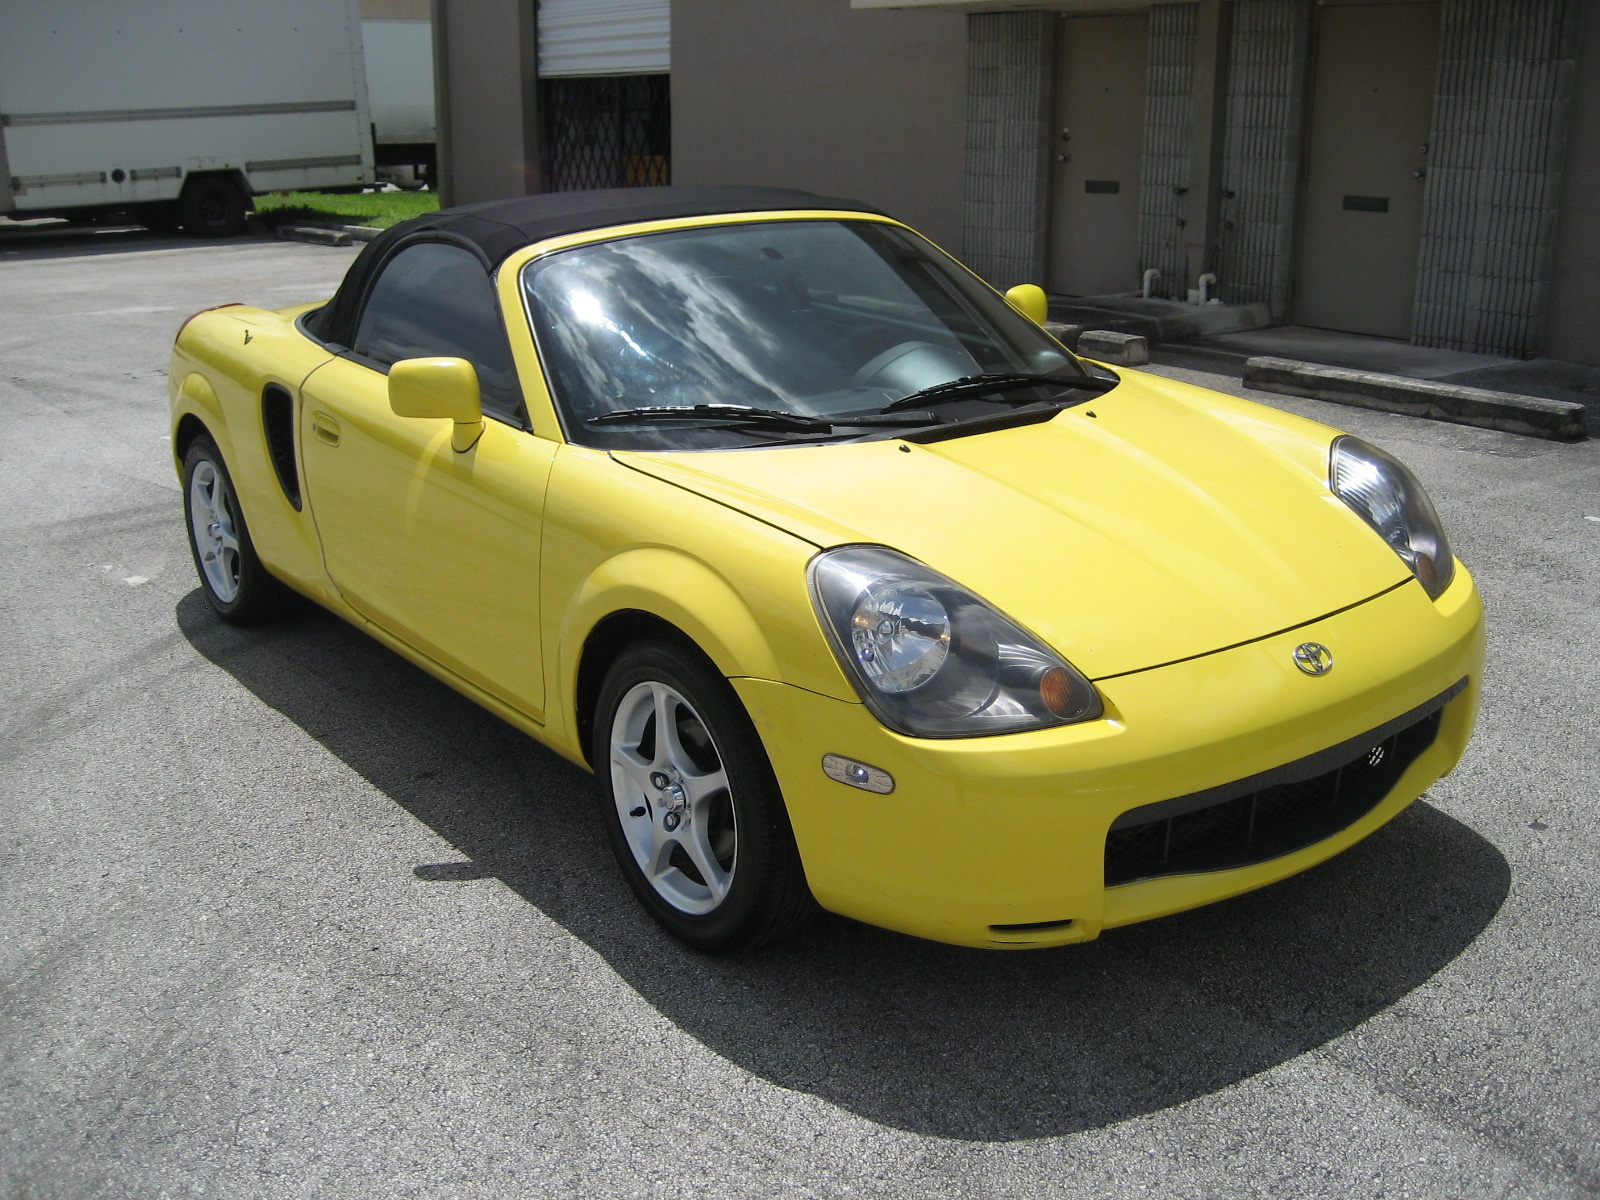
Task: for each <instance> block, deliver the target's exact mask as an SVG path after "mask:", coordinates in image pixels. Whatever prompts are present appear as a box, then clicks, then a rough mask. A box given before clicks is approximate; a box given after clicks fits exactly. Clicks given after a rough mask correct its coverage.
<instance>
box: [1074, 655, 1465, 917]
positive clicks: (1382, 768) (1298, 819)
mask: <svg viewBox="0 0 1600 1200" xmlns="http://www.w3.org/2000/svg"><path fill="white" fill-rule="evenodd" d="M1466 686H1467V681H1466V680H1465V679H1463V680H1461V681H1460V682H1459V683H1457V684H1456V685H1455V686H1454V687H1452V688H1451V689H1449V690H1448V691H1446V692H1444V693H1442V694H1440V695H1438V696H1436V697H1434V698H1433V699H1432V700H1430V701H1429V702H1428V703H1427V704H1424V705H1422V706H1421V707H1420V708H1417V709H1414V710H1412V711H1411V712H1409V713H1406V714H1405V715H1404V716H1402V717H1399V718H1396V719H1395V720H1393V721H1389V722H1387V723H1386V724H1384V725H1381V726H1379V727H1378V728H1377V729H1373V730H1370V731H1368V732H1367V733H1364V734H1362V735H1361V736H1359V737H1355V738H1351V739H1350V740H1349V741H1346V742H1341V743H1340V744H1339V745H1337V746H1334V747H1332V748H1330V749H1328V750H1323V751H1321V752H1319V753H1317V754H1313V755H1311V756H1310V757H1308V758H1303V759H1300V760H1299V761H1297V762H1292V763H1288V764H1287V765H1285V766H1282V767H1278V768H1276V769H1274V770H1272V771H1267V772H1264V773H1262V774H1260V775H1254V776H1251V777H1250V778H1248V779H1242V780H1239V781H1237V782H1235V783H1232V784H1225V785H1224V786H1222V787H1219V788H1211V789H1208V790H1207V791H1204V792H1196V793H1194V794H1192V795H1189V796H1179V797H1177V798H1176V799H1172V800H1163V801H1161V802H1159V803H1157V804H1147V805H1145V806H1144V807H1142V808H1135V809H1132V810H1130V811H1128V812H1125V813H1123V814H1122V816H1120V817H1118V818H1117V820H1116V822H1115V823H1114V824H1113V825H1112V826H1111V831H1110V832H1109V833H1108V834H1107V835H1106V862H1105V872H1106V886H1107V887H1110V886H1113V885H1115V884H1119V883H1132V882H1133V881H1135V880H1138V879H1152V878H1155V877H1158V876H1161V875H1186V874H1191V873H1194V872H1198V871H1222V870H1227V869H1228V868H1230V867H1243V866H1248V865H1250V864H1251V863H1258V862H1265V861H1266V860H1268V859H1271V858H1277V857H1279V856H1281V855H1284V854H1289V853H1292V852H1293V851H1295V850H1300V849H1303V848H1304V847H1306V846H1310V845H1312V844H1314V843H1316V842H1320V841H1321V840H1322V839H1323V838H1326V837H1331V836H1332V835H1333V834H1335V833H1338V832H1339V831H1340V830H1341V829H1345V828H1347V827H1348V826H1350V825H1352V824H1353V823H1355V822H1356V821H1357V820H1359V819H1360V818H1361V817H1363V816H1365V815H1366V814H1367V813H1368V812H1371V811H1372V809H1373V808H1375V807H1376V806H1377V804H1378V802H1379V801H1381V800H1382V799H1383V798H1384V797H1385V796H1387V795H1388V794H1389V792H1390V790H1391V789H1392V788H1393V787H1394V785H1395V783H1396V782H1397V781H1398V780H1399V778H1400V776H1401V775H1403V774H1404V773H1405V770H1406V768H1407V767H1409V766H1410V765H1411V764H1412V763H1413V762H1415V761H1416V760H1417V758H1418V756H1419V755H1421V754H1422V752H1423V751H1425V750H1426V749H1427V748H1428V747H1429V746H1431V745H1433V743H1434V739H1435V738H1437V737H1438V736H1439V723H1440V721H1441V719H1442V714H1441V710H1442V709H1443V708H1444V706H1445V705H1446V704H1448V703H1449V702H1450V701H1451V700H1453V699H1454V698H1455V697H1456V696H1458V695H1459V694H1460V693H1461V692H1462V691H1463V690H1464V689H1465V688H1466Z"/></svg>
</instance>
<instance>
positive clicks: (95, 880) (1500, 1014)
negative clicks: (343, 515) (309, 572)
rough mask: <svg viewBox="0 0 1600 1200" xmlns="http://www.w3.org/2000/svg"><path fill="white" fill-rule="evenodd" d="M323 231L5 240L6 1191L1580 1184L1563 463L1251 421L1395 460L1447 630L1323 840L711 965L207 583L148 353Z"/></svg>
mask: <svg viewBox="0 0 1600 1200" xmlns="http://www.w3.org/2000/svg"><path fill="white" fill-rule="evenodd" d="M354 254H355V249H354V248H348V249H345V248H330V247H321V246H310V245H304V244H297V243H290V242H275V241H263V240H250V239H242V240H239V241H235V242H225V243H218V244H211V245H204V244H195V243H188V242H183V241H181V240H177V239H162V238H157V237H154V236H151V235H148V234H143V233H127V232H120V233H100V234H72V235H54V236H50V237H37V236H29V235H24V234H17V233H15V232H14V231H7V233H6V236H4V237H3V238H0V568H3V573H0V1197H3V1198H5V1200H77V1198H80V1197H96V1198H98V1197H129V1198H140V1200H144V1198H150V1197H169V1196H170V1197H180V1196H181V1197H189V1196H198V1197H225V1198H228V1200H240V1198H251V1197H272V1198H277V1197H340V1198H346V1197H350V1198H361V1197H374V1198H377V1197H382V1198H391V1197H439V1198H451V1200H453V1198H457V1197H516V1198H518V1200H525V1198H529V1197H546V1196H548V1197H569V1196H571V1197H578V1196H582V1197H599V1196H603V1197H613V1196H615V1197H632V1196H640V1197H676V1196H684V1197H711V1196H714V1197H745V1196H749V1197H775V1196H782V1197H788V1196H799V1197H844V1196H873V1197H877V1196H883V1197H897V1198H901V1197H903V1198H913V1197H963V1198H965V1197H985V1198H988V1197H1011V1196H1028V1197H1035V1196H1063V1197H1065V1196H1084V1197H1090V1196H1093V1197H1125V1196H1127V1197H1132V1196H1141V1195H1150V1194H1157V1195H1161V1196H1163V1197H1169V1198H1179V1197H1210V1196H1252V1197H1253V1196H1259V1197H1272V1198H1274V1200H1283V1198H1292V1197H1324V1196H1327V1197H1335V1196H1336V1197H1386V1198H1387V1197H1402V1196H1418V1197H1505V1198H1518V1200H1521V1198H1524V1197H1576V1196H1594V1195H1596V1194H1597V1193H1600V972H1597V971H1596V963H1597V962H1600V899H1597V897H1596V894H1595V893H1596V881H1597V877H1600V871H1597V867H1596V864H1597V862H1600V813H1597V808H1596V796H1597V792H1600V754H1597V753H1596V745H1597V743H1596V724H1597V723H1596V715H1597V708H1600V706H1597V703H1596V699H1595V696H1596V681H1597V676H1600V444H1597V443H1595V442H1581V443H1576V444H1561V443H1553V442H1545V441H1536V440H1533V439H1527V438H1521V437H1518V436H1515V435H1512V434H1504V433H1496V432H1490V431H1486V430H1480V429H1469V428H1463V427H1458V426H1453V425H1447V424H1441V423H1438V422H1432V421H1422V420H1416V419H1413V418H1409V417H1401V416H1390V415H1387V414H1383V413H1375V412H1368V411H1363V410H1356V409H1348V408H1340V407H1336V406H1333V405H1328V404H1324V403H1321V402H1318V401H1314V400H1296V399H1290V398H1285V397H1278V396H1269V395H1265V394H1256V393H1250V395H1251V398H1253V399H1257V400H1260V401H1262V402H1264V403H1267V404H1270V405H1273V406H1274V407H1278V408H1283V409H1287V410H1290V411H1294V412H1299V413H1304V414H1307V415H1311V416H1314V417H1316V418H1318V419H1321V420H1324V421H1327V422H1329V423H1331V424H1334V425H1337V426H1339V427H1341V428H1344V429H1346V430H1349V431H1350V432H1353V433H1357V434H1359V435H1361V436H1363V437H1366V438H1369V439H1370V440H1372V441H1374V442H1376V443H1378V444H1379V445H1381V446H1383V447H1385V448H1387V449H1389V450H1391V451H1392V452H1394V453H1395V454H1397V455H1398V456H1399V457H1401V458H1402V459H1404V460H1405V461H1407V462H1408V463H1410V464H1411V465H1412V467H1413V468H1414V469H1415V470H1416V471H1417V472H1418V473H1419V474H1420V475H1421V476H1422V478H1423V479H1424V481H1425V482H1426V483H1427V485H1428V487H1429V489H1430V490H1431V492H1432V495H1433V497H1434V500H1435V502H1436V504H1437V506H1438V507H1439V509H1440V510H1441V512H1442V514H1443V516H1444V518H1445V520H1446V523H1447V525H1448V527H1449V529H1450V530H1451V533H1452V536H1453V538H1454V541H1455V545H1456V549H1457V551H1458V553H1459V554H1460V555H1461V557H1462V558H1463V559H1464V560H1465V561H1466V562H1467V563H1468V564H1469V566H1470V567H1471V568H1472V570H1473V571H1474V573H1475V574H1476V576H1477V578H1478V581H1479V584H1480V586H1481V588H1482V589H1483V592H1484V595H1485V599H1486V603H1487V606H1488V611H1489V621H1490V653H1489V670H1488V675H1487V678H1486V681H1485V688H1484V706H1483V712H1482V717H1481V721H1480V725H1479V731H1478V735H1477V739H1476V741H1475V742H1474V744H1473V746H1472V748H1471V749H1470V750H1469V752H1468V755H1467V758H1466V759H1465V761H1464V762H1463V763H1462V765H1461V766H1460V768H1459V769H1458V770H1457V771H1456V772H1455V773H1454V774H1453V775H1452V776H1450V777H1449V778H1448V779H1445V780H1443V781H1442V782H1440V783H1439V784H1438V785H1437V786H1435V787H1434V788H1433V789H1432V790H1431V791H1430V792H1429V793H1428V795H1427V796H1426V797H1425V798H1424V799H1423V800H1421V801H1419V802H1418V803H1417V804H1415V805H1413V806H1412V807H1411V808H1410V809H1409V810H1408V811H1407V812H1406V813H1404V814H1403V815H1402V816H1401V817H1399V818H1397V819H1396V820H1395V821H1394V822H1393V823H1392V824H1391V825H1389V826H1388V827H1387V828H1385V829H1384V830H1382V831H1380V832H1379V833H1378V834H1377V835H1375V836H1374V837H1372V838H1371V839H1369V840H1368V841H1366V842H1365V843H1363V844H1361V845H1360V846H1358V847H1356V848H1355V849H1353V850H1351V851H1350V852H1348V853H1346V854H1344V855H1342V856H1340V857H1339V858H1337V859H1335V860H1333V861H1331V862H1329V863H1327V864H1325V865H1323V866H1322V867H1320V868H1318V869H1316V870H1314V871H1311V872H1309V873H1307V874H1306V875H1303V876H1300V877H1298V878H1296V879H1293V880H1289V881H1287V882H1285V883H1282V884H1279V885H1277V886H1275V887H1272V888H1269V889H1266V890H1264V891H1261V892H1258V893H1255V894H1253V895H1250V896H1245V897H1241V898H1239V899H1237V900H1233V901H1229V902H1227V903H1224V904H1219V905H1216V906H1213V907H1210V908H1207V909H1204V910H1201V911H1198V912H1192V913H1187V914H1183V915H1181V916H1177V917H1172V918H1168V919H1165V920H1161V921H1156V922H1152V923H1149V924H1146V925H1142V926H1136V927H1132V928H1128V929H1123V930H1117V931H1113V932H1111V933H1108V934H1107V935H1106V936H1105V937H1103V938H1102V939H1101V940H1099V941H1098V942H1095V943H1092V944H1089V945H1086V946H1081V947H1069V948H1064V949H1061V950H1057V951H1048V952H1037V953H1018V954H1006V953H984V952H978V951H967V950H960V949H955V948H951V947H944V946H938V945H933V944H929V943H924V942H918V941H915V940H912V939H909V938H904V937H900V936H898V935H895V934H890V933H885V932H882V931H878V930H874V929H870V928H866V927H863V926H860V925H856V924H854V923H850V922H846V921H843V920H839V919H834V918H829V919H826V920H823V921H821V922H820V923H819V924H818V925H817V926H816V928H815V929H813V930H811V931H810V932H809V933H808V934H807V935H805V936H804V937H801V938H799V939H797V940H795V941H793V942H791V943H788V944H785V945H783V946H780V947H777V948H774V949H771V950H769V951H767V952H764V953H762V954H759V955H756V956H751V957H741V958H728V959H708V958H704V957H701V956H698V955H695V954H693V953H690V952H688V951H686V950H684V949H682V948H680V947H679V946H677V945H676V944H675V943H672V942H670V941H669V940H668V939H666V938H665V937H664V936H663V935H662V934H660V933H659V932H657V930H656V929H655V927H654V926H653V925H652V924H650V923H649V921H648V920H647V919H646V918H645V917H644V916H643V915H642V913H641V912H640V910H639V909H638V907H637V905H636V904H635V903H634V901H633V899H632V898H631V896H630V894H629V893H628V891H627V889H626V887H625V886H624V884H623V883H622V881H621V879H620V877H619V876H618V874H617V872H616V870H615V867H614V865H613V864H612V862H611V860H610V857H609V851H608V849H607V847H606V845H605V842H604V838H603V834H602V831H601V828H600V825H599V822H598V818H597V815H596V810H595V798H594V792H593V788H592V784H591V781H590V779H589V777H588V776H587V775H586V774H584V773H583V772H582V771H579V770H578V769H576V768H574V767H572V766H570V765H568V764H566V763H565V762H563V761H561V760H559V759H558V758H556V756H554V755H553V754H550V753H548V752H546V751H544V750H543V749H541V748H540V747H538V746H537V745H535V744H533V743H531V742H529V741H528V740H527V739H525V738H523V737H522V736H521V735H519V734H517V733H516V732H514V731H513V730H511V729H510V728H509V727H507V726H505V725H503V724H501V723H500V722H499V721H497V720H496V719H495V718H493V717H491V716H489V715H488V714H487V713H484V712H482V711H480V710H478V709H477V708H475V707H473V706H472V705H471V704H469V703H468V702H467V701H465V700H463V699H461V698H460V697H458V696H457V695H455V694H454V693H453V692H451V691H449V690H448V689H447V688H445V687H443V686H442V685H440V684H438V683H436V682H434V681H433V680H431V679H430V678H428V677H427V676H425V675H424V674H422V673H421V672H420V671H418V670H416V669H415V668H413V667H411V666H409V665H408V664H406V663H405V662H403V661H401V660H400V659H398V658H396V657H395V656H393V655H392V654H390V653H388V652H387V651H385V650H384V649H382V648H381V647H379V646H378V645H377V644H376V643H374V642H372V641H370V640H368V639H367V638H365V637H364V636H363V635H361V634H360V633H358V632H356V631H355V630H354V629H352V628H349V627H347V626H346V625H344V624H343V623H342V622H340V621H339V620H337V619H335V618H333V617H331V616H328V615H326V614H321V613H319V612H316V611H314V610H307V611H306V612H304V613H302V614H300V615H299V616H297V617H295V618H293V619H290V620H288V621H285V622H283V623H281V624H278V625H275V626H272V627H270V628H267V629H262V630H256V631H240V630H235V629H232V628H229V627H227V626H224V625H222V624H220V623H219V622H217V621H216V620H215V619H214V618H213V617H212V616H211V615H210V613H209V611H208V609H207V608H206V605H205V603H204V602H203V600H202V599H201V596H200V594H199V592H198V591H197V588H196V582H195V577H194V572H193V567H192V565H191V563H190V560H189V554H188V550H187V547H186V545H185V539H184V533H183V527H182V521H181V512H180V498H179V491H178V485H177V480H176V478H175V476H174V473H173V469H172V460H171V454H170V449H169V445H168V442H167V436H166V435H167V425H166V391H165V378H164V377H165V369H166V362H167V354H168V349H169V347H170V344H171V339H172V336H173V334H174V332H175V330H176V329H177V326H178V324H179V322H180V321H181V320H182V319H183V318H184V317H185V316H187V315H188V314H189V313H191V312H193V311H195V310H197V309H200V308H204V307H208V306H210V305H214V304H221V303H225V302H228V301H234V300H238V301H244V302H247V303H252V304H262V305H267V306H282V305H287V304H291V303H294V302H297V301H300V300H303V299H313V298H316V297H318V296H321V295H326V294H327V293H328V292H329V291H331V289H332V288H333V286H334V285H335V284H336V282H337V281H338V279H339V278H340V277H341V275H342V273H343V271H344V269H345V267H346V266H347V265H348V263H349V262H350V260H351V258H352V257H353V256H354ZM1154 369H1155V370H1158V371H1160V372H1161V373H1164V374H1169V375H1173V376H1177V377H1180V378H1183V379H1186V380H1190V381H1192V382H1197V383H1201V384H1204V385H1208V386H1220V387H1222V388H1224V389H1226V390H1229V391H1232V392H1234V393H1235V394H1247V393H1245V392H1244V391H1243V390H1242V389H1241V388H1240V386H1239V384H1238V382H1237V381H1236V380H1232V379H1227V378H1224V377H1222V376H1215V375H1206V374H1202V373H1199V372H1194V371H1187V370H1182V369H1179V368H1175V367H1158V368H1154Z"/></svg>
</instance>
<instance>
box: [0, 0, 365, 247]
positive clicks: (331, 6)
mask: <svg viewBox="0 0 1600 1200" xmlns="http://www.w3.org/2000/svg"><path fill="white" fill-rule="evenodd" d="M357 5H358V0H273V3H271V4H262V3H260V2H259V0H254V2H252V0H138V2H135V0H50V3H42V2H35V0H29V2H26V3H21V4H14V5H7V6H6V17H5V29H4V31H3V33H0V215H3V216H9V217H13V218H16V219H19V220H20V219H27V218H33V217H47V216H55V217H67V218H69V219H79V220H89V221H92V220H95V219H100V218H105V217H127V218H130V219H132V220H134V221H137V222H139V223H141V224H145V225H148V226H150V227H152V228H155V229H173V228H180V227H181V228H182V229H183V230H184V231H185V232H187V233H190V234H193V235H196V236H199V237H222V236H226V235H228V234H233V233H237V232H239V231H240V230H241V229H242V228H243V227H244V223H245V220H246V218H247V216H248V214H249V211H250V208H251V199H250V198H251V197H252V196H255V195H259V194H261V193H263V192H278V191H288V190H296V189H317V190H328V189H338V188H354V187H360V186H361V185H364V184H370V183H372V182H373V180H374V174H373V147H372V119H371V115H370V111H369V108H368V101H367V82H366V72H365V67H364V63H363V57H362V46H361V17H360V12H359V9H358V7H357Z"/></svg>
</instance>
